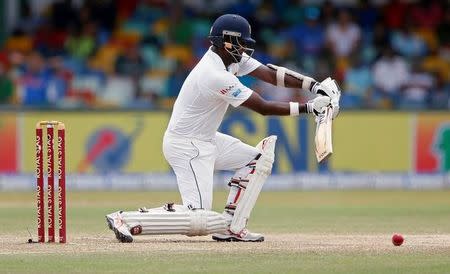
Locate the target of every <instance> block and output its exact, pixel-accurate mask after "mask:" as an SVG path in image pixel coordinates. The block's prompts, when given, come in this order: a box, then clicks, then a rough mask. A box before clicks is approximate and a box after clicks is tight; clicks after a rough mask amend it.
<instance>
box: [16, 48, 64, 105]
mask: <svg viewBox="0 0 450 274" xmlns="http://www.w3.org/2000/svg"><path fill="white" fill-rule="evenodd" d="M63 96H64V87H62V82H61V80H60V79H58V78H56V77H53V75H52V74H51V73H50V71H49V70H48V69H47V68H46V66H45V60H44V59H43V57H42V55H41V54H40V53H39V52H33V53H31V54H30V55H29V56H28V60H27V64H26V67H25V71H24V73H23V75H22V76H21V77H20V78H19V81H18V99H19V102H20V103H22V105H25V106H49V105H50V104H52V103H55V102H56V101H57V100H59V99H61V98H62V97H63Z"/></svg>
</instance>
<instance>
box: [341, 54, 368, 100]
mask: <svg viewBox="0 0 450 274" xmlns="http://www.w3.org/2000/svg"><path fill="white" fill-rule="evenodd" d="M369 58H370V56H368V55H367V54H364V52H361V53H360V54H358V55H356V56H355V57H354V58H352V60H351V66H350V68H349V69H348V70H347V72H346V73H345V77H344V89H343V93H342V97H341V105H342V107H343V108H359V107H368V106H372V103H371V102H370V101H369V100H370V94H371V89H372V85H373V81H372V71H371V69H370V59H369Z"/></svg>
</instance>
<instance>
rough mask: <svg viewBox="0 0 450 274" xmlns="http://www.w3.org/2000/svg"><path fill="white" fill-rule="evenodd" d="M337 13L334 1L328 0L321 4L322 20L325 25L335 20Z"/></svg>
mask: <svg viewBox="0 0 450 274" xmlns="http://www.w3.org/2000/svg"><path fill="white" fill-rule="evenodd" d="M335 14H336V8H335V7H334V5H333V2H331V1H329V0H326V1H324V2H323V4H322V5H321V12H320V22H321V23H322V24H323V25H324V26H328V25H330V24H332V23H333V22H334V18H335Z"/></svg>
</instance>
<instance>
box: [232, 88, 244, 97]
mask: <svg viewBox="0 0 450 274" xmlns="http://www.w3.org/2000/svg"><path fill="white" fill-rule="evenodd" d="M241 92H242V90H240V89H237V90H235V91H234V92H233V93H232V94H231V95H233V97H238V95H239V94H241Z"/></svg>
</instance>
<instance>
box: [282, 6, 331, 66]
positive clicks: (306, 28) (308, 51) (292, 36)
mask: <svg viewBox="0 0 450 274" xmlns="http://www.w3.org/2000/svg"><path fill="white" fill-rule="evenodd" d="M304 12H305V19H306V21H305V22H304V23H299V24H297V25H294V26H293V27H292V28H290V29H288V30H287V31H286V32H285V33H283V37H284V38H285V39H287V40H288V41H290V42H291V43H293V45H294V47H295V51H294V56H293V57H294V58H296V59H297V60H296V62H297V63H299V64H300V65H301V67H303V68H304V70H305V71H306V72H308V73H310V72H313V71H315V67H314V64H311V65H308V64H309V63H314V62H317V58H319V56H320V54H321V53H322V51H323V48H324V46H325V32H324V29H323V26H322V25H321V24H320V22H319V15H320V10H319V9H318V8H315V7H308V8H306V9H305V10H304Z"/></svg>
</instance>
